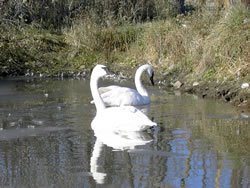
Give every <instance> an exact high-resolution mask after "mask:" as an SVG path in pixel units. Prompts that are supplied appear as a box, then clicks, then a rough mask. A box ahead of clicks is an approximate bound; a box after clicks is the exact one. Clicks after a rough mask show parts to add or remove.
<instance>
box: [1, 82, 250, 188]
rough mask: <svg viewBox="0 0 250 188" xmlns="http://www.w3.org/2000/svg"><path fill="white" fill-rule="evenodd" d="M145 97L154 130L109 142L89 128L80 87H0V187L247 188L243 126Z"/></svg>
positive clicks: (222, 107) (208, 103)
mask: <svg viewBox="0 0 250 188" xmlns="http://www.w3.org/2000/svg"><path fill="white" fill-rule="evenodd" d="M110 83H112V82H111V81H103V82H102V83H101V84H100V85H108V84H110ZM120 84H122V85H127V86H130V87H133V84H132V83H130V82H123V83H120ZM149 92H150V93H151V99H152V102H151V104H150V105H148V106H145V107H142V108H143V109H144V110H145V113H147V115H148V116H149V117H150V119H153V120H154V121H155V122H157V123H158V125H159V127H158V128H157V129H154V130H151V131H150V132H145V133H140V134H134V135H131V134H130V135H115V134H114V135H113V134H108V133H94V132H93V131H92V129H91V127H90V123H91V121H92V119H93V117H94V115H95V107H94V106H93V105H91V104H90V101H91V100H92V97H91V94H90V89H89V81H88V80H71V79H66V80H53V79H50V80H45V79H41V80H39V79H33V80H29V79H12V80H11V79H9V80H0V128H1V131H0V187H249V186H250V157H249V156H250V147H249V144H250V136H249V135H250V134H249V132H250V126H249V125H250V123H249V122H250V120H249V118H242V116H241V114H238V112H237V111H236V110H235V109H234V108H233V107H231V106H230V105H228V104H222V103H219V102H216V101H213V100H201V99H199V98H197V97H196V96H192V95H190V96H189V95H182V94H180V93H178V92H176V93H174V92H166V91H163V90H161V89H159V88H157V87H156V86H155V87H149Z"/></svg>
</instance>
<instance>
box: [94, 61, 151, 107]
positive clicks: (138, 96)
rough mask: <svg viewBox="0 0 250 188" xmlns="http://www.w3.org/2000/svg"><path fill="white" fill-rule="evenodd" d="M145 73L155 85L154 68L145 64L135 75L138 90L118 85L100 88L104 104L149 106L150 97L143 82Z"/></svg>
mask: <svg viewBox="0 0 250 188" xmlns="http://www.w3.org/2000/svg"><path fill="white" fill-rule="evenodd" d="M145 71H147V74H148V76H149V78H150V81H151V83H152V85H154V79H153V78H154V71H153V68H152V66H151V65H150V64H144V65H142V66H140V67H139V68H138V69H137V71H136V73H135V86H136V90H135V89H131V88H128V87H121V86H116V85H112V86H108V87H101V88H99V92H100V93H101V97H102V99H103V101H104V103H105V104H106V105H107V106H139V105H147V104H149V103H150V96H149V94H148V92H147V90H146V89H145V87H144V86H143V84H142V82H141V76H142V73H143V72H145ZM91 103H93V101H91Z"/></svg>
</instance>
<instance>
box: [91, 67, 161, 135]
mask: <svg viewBox="0 0 250 188" xmlns="http://www.w3.org/2000/svg"><path fill="white" fill-rule="evenodd" d="M105 69H106V66H104V65H96V66H95V67H94V69H93V71H92V74H91V78H90V89H91V93H92V97H93V99H94V103H95V106H96V116H95V118H94V119H93V121H92V122H91V127H92V129H93V130H102V131H115V132H122V131H125V132H128V131H143V130H146V129H148V128H150V127H153V126H156V125H157V124H156V123H155V122H153V121H151V120H150V119H149V118H148V117H147V116H146V115H145V114H143V113H142V112H141V111H140V110H138V109H137V108H135V107H133V106H121V107H109V108H106V106H105V104H104V102H103V100H102V98H101V96H100V94H99V91H98V80H99V78H101V77H103V76H106V75H107V72H106V70H105ZM104 134H105V133H104Z"/></svg>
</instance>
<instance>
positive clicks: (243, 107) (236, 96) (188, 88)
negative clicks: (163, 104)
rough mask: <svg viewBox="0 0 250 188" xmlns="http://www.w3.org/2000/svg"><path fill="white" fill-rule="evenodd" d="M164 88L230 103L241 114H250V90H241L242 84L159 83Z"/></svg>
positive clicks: (201, 82)
mask: <svg viewBox="0 0 250 188" xmlns="http://www.w3.org/2000/svg"><path fill="white" fill-rule="evenodd" d="M160 84H162V85H164V86H165V88H169V87H171V88H172V89H174V90H179V91H181V92H183V93H189V94H195V95H197V96H199V97H200V98H212V99H217V100H221V101H224V102H226V103H230V104H232V105H233V106H236V107H237V108H238V109H239V111H241V112H248V113H249V112H250V100H249V99H250V88H249V87H246V88H242V82H230V81H228V82H224V83H216V82H212V81H210V82H205V81H199V82H198V81H193V82H182V81H179V80H177V81H175V82H172V81H169V82H168V81H167V80H164V82H163V83H160Z"/></svg>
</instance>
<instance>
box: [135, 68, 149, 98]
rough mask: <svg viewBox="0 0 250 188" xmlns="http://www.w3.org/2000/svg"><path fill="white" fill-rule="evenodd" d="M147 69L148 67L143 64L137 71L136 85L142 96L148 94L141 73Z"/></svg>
mask: <svg viewBox="0 0 250 188" xmlns="http://www.w3.org/2000/svg"><path fill="white" fill-rule="evenodd" d="M145 70H146V67H144V66H142V67H140V68H139V69H137V71H136V73H135V87H136V89H137V91H138V93H140V95H142V96H148V92H147V90H146V89H145V87H144V86H143V85H142V82H141V75H142V73H143V72H144V71H145Z"/></svg>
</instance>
